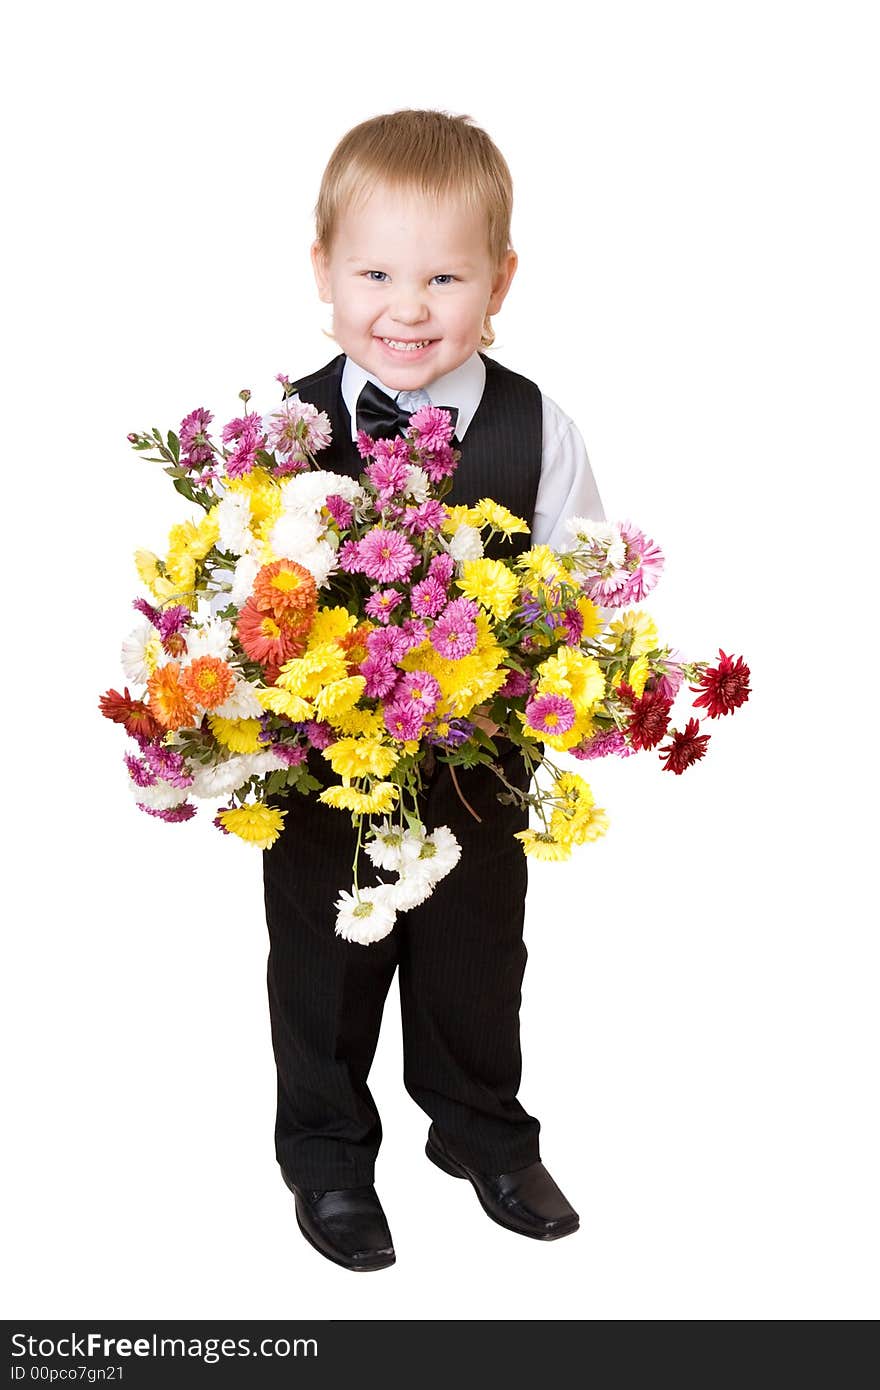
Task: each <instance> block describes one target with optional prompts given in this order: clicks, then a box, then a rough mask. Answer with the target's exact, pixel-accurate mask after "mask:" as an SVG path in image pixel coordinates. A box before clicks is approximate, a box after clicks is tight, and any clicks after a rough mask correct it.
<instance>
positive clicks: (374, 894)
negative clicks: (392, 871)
mask: <svg viewBox="0 0 880 1390" xmlns="http://www.w3.org/2000/svg"><path fill="white" fill-rule="evenodd" d="M353 886H354V885H352V887H353ZM392 887H393V885H392V884H389V883H380V884H379V885H378V887H376V888H361V889H360V892H359V894H358V895H357V896H356V895H355V893H354V892H351V893H345V892H342V893H340V895H339V897H338V898H337V899H336V904H335V905H336V909H337V914H336V935H337V936H341V937H342V939H343V940H344V941H357V942H360V944H361V945H362V946H367V945H369V943H370V942H371V941H381V939H382V937H383V936H387V935H388V933H389V932H390V931H391V929H392V928H393V926H394V923H395V920H396V918H397V910H396V908H395V907H394V903H393V899H392V897H391V889H392ZM358 898H359V899H360V901H358Z"/></svg>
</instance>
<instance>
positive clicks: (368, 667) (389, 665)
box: [358, 654, 398, 700]
mask: <svg viewBox="0 0 880 1390" xmlns="http://www.w3.org/2000/svg"><path fill="white" fill-rule="evenodd" d="M358 672H359V674H360V675H362V676H363V677H364V678H365V680H366V685H365V686H364V695H365V696H366V697H367V699H368V700H382V699H384V698H385V696H386V695H389V694H390V693H391V691H392V690H393V689H394V686H395V682H396V681H397V676H398V671H397V667H396V666H395V665H394V663H393V662H392V661H389V660H388V657H387V656H384V655H382V654H378V655H376V656H373V655H370V656H368V657H366V659H365V660H364V661H362V662H361V664H360V666H359V667H358Z"/></svg>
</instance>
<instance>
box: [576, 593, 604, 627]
mask: <svg viewBox="0 0 880 1390" xmlns="http://www.w3.org/2000/svg"><path fill="white" fill-rule="evenodd" d="M574 606H575V608H576V609H577V610H578V612H579V613H580V615H581V617H582V618H583V620H584V628H583V636H584V637H598V636H599V633H600V632H601V631H602V629H603V627H604V626H605V624H604V622H603V620H602V612H601V609H600V608H599V606H598V604H595V603H593V601H592V599H589V598H587V596H586V594H582V595H581V597H580V598H579V599H577V600H576V601H575V605H574Z"/></svg>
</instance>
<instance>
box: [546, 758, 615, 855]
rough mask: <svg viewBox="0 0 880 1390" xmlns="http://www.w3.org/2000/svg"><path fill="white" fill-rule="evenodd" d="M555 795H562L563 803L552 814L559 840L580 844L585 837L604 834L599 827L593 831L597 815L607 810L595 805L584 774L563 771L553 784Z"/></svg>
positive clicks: (551, 820) (592, 837)
mask: <svg viewBox="0 0 880 1390" xmlns="http://www.w3.org/2000/svg"><path fill="white" fill-rule="evenodd" d="M553 796H554V797H555V798H557V799H558V798H562V802H563V804H562V805H561V806H555V807H554V808H553V813H552V815H551V817H550V829H551V831H552V833H553V834H554V835H555V836H556V838H557V839H558V840H562V841H563V843H565V844H575V845H580V844H583V842H584V840H585V839H588V838H589V839H595V837H596V834H598V833H602V832H600V831H598V830H596V831H595V833H593V834H590V831H591V829H592V828H593V826H594V824H595V822H596V820H597V818H598V817H601V816H604V815H605V812H604V811H602V810H601V809H600V808H597V807H596V806H595V801H594V797H593V793H592V791H591V790H590V787H589V785H588V783H587V782H585V781H584V779H583V777H580V776H579V775H578V774H577V773H576V772H564V773H562V774H561V776H559V777H557V778H556V780H555V782H554V783H553ZM606 827H607V818H606Z"/></svg>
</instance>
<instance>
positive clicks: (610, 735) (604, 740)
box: [566, 729, 635, 762]
mask: <svg viewBox="0 0 880 1390" xmlns="http://www.w3.org/2000/svg"><path fill="white" fill-rule="evenodd" d="M566 751H567V752H568V753H571V754H572V756H573V757H575V758H578V759H580V761H581V762H584V761H586V760H587V759H589V758H606V757H608V755H609V754H610V753H616V754H617V756H618V757H619V758H628V757H630V756H631V755H632V754H633V753H635V749H634V748H630V746H629V744H628V743H627V741H626V739H625V738H624V736H623V734H622V733H621V732H620V730H619V729H606V730H603V732H602V733H599V734H594V735H593V737H592V738H588V739H585V740H584V741H583V742H581V743H578V744H576V745H575V747H574V748H568V749H567V750H566Z"/></svg>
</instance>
